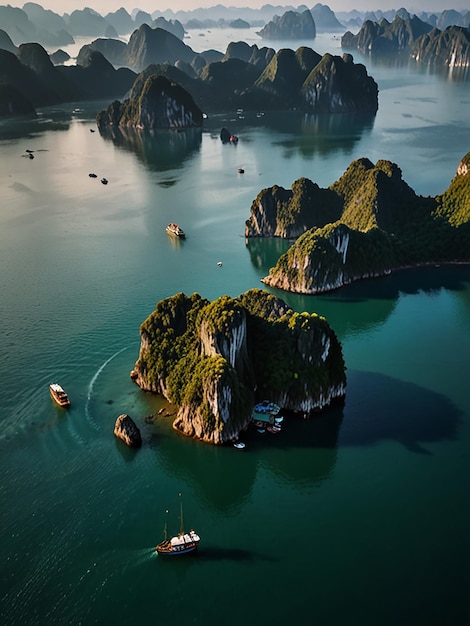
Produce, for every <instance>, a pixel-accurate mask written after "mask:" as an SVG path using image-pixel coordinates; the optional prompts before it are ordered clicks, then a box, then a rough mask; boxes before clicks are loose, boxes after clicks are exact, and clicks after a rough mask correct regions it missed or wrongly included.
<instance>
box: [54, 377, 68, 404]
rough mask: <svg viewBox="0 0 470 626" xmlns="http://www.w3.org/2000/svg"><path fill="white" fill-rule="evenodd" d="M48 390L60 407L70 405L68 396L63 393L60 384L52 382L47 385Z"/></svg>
mask: <svg viewBox="0 0 470 626" xmlns="http://www.w3.org/2000/svg"><path fill="white" fill-rule="evenodd" d="M49 392H50V394H51V397H52V399H53V400H54V401H55V402H56V403H57V404H58V405H59V406H62V407H66V406H70V398H69V397H68V395H67V394H66V393H65V391H64V390H63V389H62V387H61V386H60V385H58V384H57V383H52V384H51V385H49Z"/></svg>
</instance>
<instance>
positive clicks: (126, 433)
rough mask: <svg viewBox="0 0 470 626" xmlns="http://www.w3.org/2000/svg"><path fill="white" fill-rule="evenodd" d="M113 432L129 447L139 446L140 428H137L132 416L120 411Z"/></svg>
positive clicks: (140, 442) (140, 438)
mask: <svg viewBox="0 0 470 626" xmlns="http://www.w3.org/2000/svg"><path fill="white" fill-rule="evenodd" d="M114 434H115V435H116V437H118V439H121V440H122V441H124V443H125V444H126V445H127V446H129V447H130V448H140V446H141V445H142V437H141V435H140V430H139V429H138V428H137V426H136V424H135V422H134V420H133V419H132V417H130V416H129V415H126V414H125V413H122V414H121V415H120V416H119V417H118V418H117V420H116V424H115V425H114Z"/></svg>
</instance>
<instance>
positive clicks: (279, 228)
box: [245, 153, 470, 293]
mask: <svg viewBox="0 0 470 626" xmlns="http://www.w3.org/2000/svg"><path fill="white" fill-rule="evenodd" d="M469 160H470V153H469V154H467V155H466V156H465V157H464V158H463V159H462V161H461V163H460V165H459V168H458V171H457V174H456V176H455V177H454V179H453V180H452V181H451V184H450V186H449V188H448V189H447V190H446V191H445V192H444V193H443V194H442V195H439V196H436V197H435V198H433V197H424V196H420V195H417V194H416V193H415V192H414V191H413V189H411V187H409V186H408V185H407V183H406V182H405V181H404V180H403V179H402V176H401V170H400V169H399V167H398V166H397V165H396V164H394V163H391V162H390V161H386V160H379V161H378V162H377V163H376V164H375V165H374V164H373V163H371V161H369V160H368V159H365V158H363V159H358V160H356V161H354V162H353V163H351V165H350V166H349V167H348V169H347V170H346V172H345V173H344V174H343V176H342V177H341V178H340V179H339V180H338V181H336V182H335V183H333V184H332V185H330V187H329V188H328V189H327V190H326V189H323V190H321V189H320V188H318V187H317V186H316V185H315V184H314V183H312V181H310V180H308V179H305V178H303V179H299V180H298V181H296V182H295V183H294V184H293V185H292V189H291V190H285V189H283V188H280V187H278V186H274V187H272V188H270V189H264V190H262V191H261V192H260V194H258V196H257V198H256V199H255V200H254V201H253V203H252V207H251V217H250V219H249V220H247V222H246V227H245V235H246V236H247V237H252V236H280V237H286V238H295V239H296V241H295V243H294V244H293V245H292V246H291V247H290V248H289V250H287V252H285V253H284V254H283V255H282V256H281V257H280V258H279V260H278V262H277V264H276V266H275V267H274V268H272V269H271V271H270V273H269V276H267V277H266V278H264V279H263V282H265V283H266V284H268V285H270V286H272V287H278V288H280V289H284V290H287V291H294V292H299V293H318V292H322V291H328V290H330V289H335V288H337V287H341V286H342V285H345V284H348V283H350V282H352V281H354V280H358V279H360V278H367V277H371V276H381V275H384V274H388V273H390V272H391V271H392V270H393V269H396V268H400V267H404V266H410V265H418V264H426V263H445V262H469V261H470V173H469V168H468V163H469Z"/></svg>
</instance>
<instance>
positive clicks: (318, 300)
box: [252, 239, 470, 338]
mask: <svg viewBox="0 0 470 626" xmlns="http://www.w3.org/2000/svg"><path fill="white" fill-rule="evenodd" d="M252 241H254V242H255V240H252ZM264 243H265V242H264V241H263V240H261V239H260V240H256V244H257V245H258V246H259V247H262V246H263V244H264ZM469 281H470V267H469V266H468V265H457V266H455V265H448V266H441V267H434V266H429V267H421V268H412V269H405V270H398V271H396V272H393V273H392V274H390V275H389V276H383V277H380V278H370V279H365V280H359V281H357V282H356V283H352V284H351V285H348V286H346V287H342V288H341V289H336V290H334V291H331V292H327V293H324V294H318V295H313V296H311V295H309V296H306V295H303V294H294V293H288V292H285V291H281V290H279V289H272V288H268V291H271V293H274V294H275V295H277V296H279V297H280V298H282V300H284V301H285V302H286V303H287V304H288V305H289V306H291V307H292V308H293V309H294V310H295V311H307V312H308V313H319V314H320V315H324V316H325V317H326V318H327V320H328V322H329V324H330V325H331V326H332V328H334V330H335V332H336V333H337V335H338V336H339V337H341V338H345V337H346V336H348V335H352V334H353V335H355V334H357V333H362V332H369V331H370V330H371V329H373V328H376V327H378V326H380V325H382V324H383V323H384V322H385V321H386V320H387V319H388V318H389V317H390V316H391V314H392V313H393V311H394V310H395V308H396V305H397V302H398V300H399V299H400V297H401V296H402V295H403V294H405V295H416V294H419V293H425V294H436V295H437V294H438V293H439V292H440V291H442V290H443V289H446V290H448V291H452V292H456V293H459V294H460V293H462V294H465V293H466V292H467V291H468V289H467V286H468V283H469ZM345 304H348V305H349V306H348V314H347V316H346V315H344V309H343V307H344V305H345Z"/></svg>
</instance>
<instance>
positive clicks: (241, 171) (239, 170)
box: [237, 167, 245, 174]
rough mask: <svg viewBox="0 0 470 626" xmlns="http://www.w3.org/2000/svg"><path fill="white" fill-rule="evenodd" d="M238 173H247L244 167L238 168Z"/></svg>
mask: <svg viewBox="0 0 470 626" xmlns="http://www.w3.org/2000/svg"><path fill="white" fill-rule="evenodd" d="M237 172H238V173H239V174H244V173H245V170H244V169H243V167H237Z"/></svg>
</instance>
